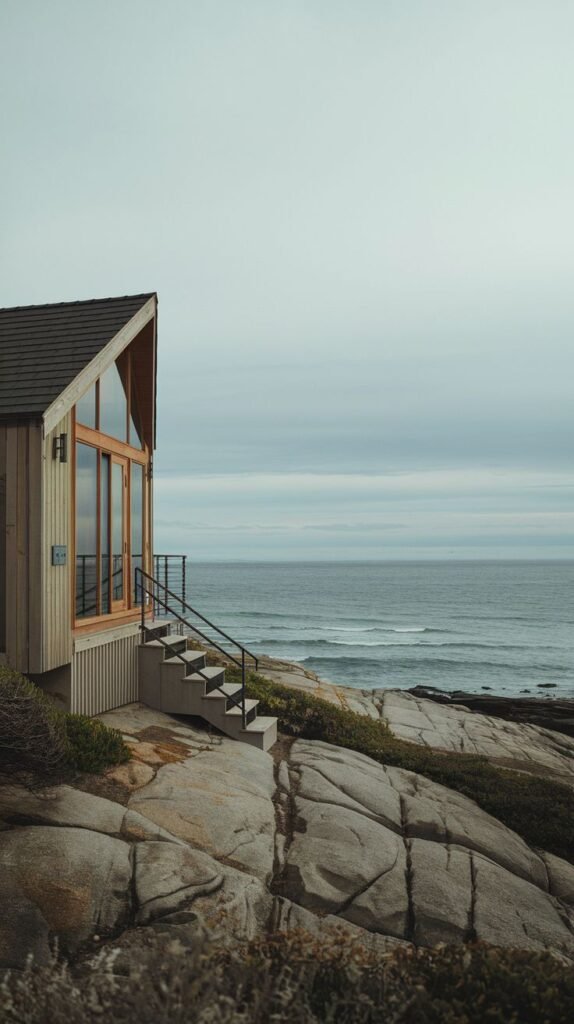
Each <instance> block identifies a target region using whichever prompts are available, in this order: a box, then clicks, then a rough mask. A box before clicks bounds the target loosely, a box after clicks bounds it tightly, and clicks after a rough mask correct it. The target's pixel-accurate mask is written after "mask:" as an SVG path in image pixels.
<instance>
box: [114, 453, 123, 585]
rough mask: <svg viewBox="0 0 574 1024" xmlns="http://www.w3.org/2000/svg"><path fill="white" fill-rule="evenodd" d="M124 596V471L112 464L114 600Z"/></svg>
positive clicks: (118, 465)
mask: <svg viewBox="0 0 574 1024" xmlns="http://www.w3.org/2000/svg"><path fill="white" fill-rule="evenodd" d="M123 595H124V471H123V466H121V465H120V463H119V462H113V463H112V599H113V600H114V601H121V600H122V597H123Z"/></svg>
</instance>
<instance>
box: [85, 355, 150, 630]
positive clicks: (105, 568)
mask: <svg viewBox="0 0 574 1024" xmlns="http://www.w3.org/2000/svg"><path fill="white" fill-rule="evenodd" d="M75 422H76V463H75V480H76V497H75V510H76V511H75V515H76V556H75V565H76V579H75V582H76V601H75V611H76V619H77V620H79V621H80V622H85V621H86V620H91V619H98V618H100V617H101V616H106V615H112V614H113V615H116V614H119V615H121V614H123V613H127V612H129V611H130V610H131V609H134V608H136V607H137V605H138V604H140V602H141V594H138V593H137V592H136V586H135V571H136V568H144V569H145V568H146V567H147V566H148V565H149V557H150V544H149V532H150V516H149V504H150V498H149V483H148V481H149V472H148V471H149V462H150V453H149V448H148V446H147V445H146V444H145V441H144V437H143V434H144V432H143V429H142V426H141V423H142V419H141V409H140V404H139V402H138V396H137V388H136V386H135V376H134V374H133V372H132V365H131V359H130V352H129V349H128V351H127V352H126V353H124V354H123V355H122V357H121V358H120V359H119V360H118V361H117V362H116V363H115V364H113V365H112V366H111V367H109V368H108V369H107V370H106V371H105V373H103V374H102V376H101V377H100V378H99V380H98V381H96V383H95V384H94V385H93V386H92V387H91V388H90V390H89V391H88V392H87V393H86V394H85V395H84V396H83V397H82V398H81V399H80V400H79V401H78V403H77V405H76V416H75Z"/></svg>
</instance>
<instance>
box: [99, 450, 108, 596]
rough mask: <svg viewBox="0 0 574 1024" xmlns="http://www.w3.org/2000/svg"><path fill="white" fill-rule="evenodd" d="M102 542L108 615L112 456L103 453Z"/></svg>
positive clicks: (102, 589) (103, 576)
mask: <svg viewBox="0 0 574 1024" xmlns="http://www.w3.org/2000/svg"><path fill="white" fill-rule="evenodd" d="M100 473H101V476H100V509H101V512H100V531H101V535H100V544H101V549H100V550H101V552H102V554H101V569H100V579H101V592H102V596H101V605H100V608H101V613H100V614H101V615H108V614H109V612H110V611H111V607H110V518H109V510H110V505H109V502H110V457H109V455H104V454H102V462H101V470H100Z"/></svg>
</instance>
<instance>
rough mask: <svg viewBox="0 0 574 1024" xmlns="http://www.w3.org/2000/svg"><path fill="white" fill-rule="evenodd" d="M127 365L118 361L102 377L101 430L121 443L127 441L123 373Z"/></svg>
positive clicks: (126, 413)
mask: <svg viewBox="0 0 574 1024" xmlns="http://www.w3.org/2000/svg"><path fill="white" fill-rule="evenodd" d="M118 364H119V366H120V369H118ZM126 365H127V361H126V360H123V363H122V361H121V360H118V362H117V363H114V365H113V366H110V367H108V369H107V370H106V372H105V373H104V374H103V376H102V377H100V430H101V431H102V432H103V433H104V434H109V435H110V437H117V438H118V440H119V441H127V416H128V403H127V399H126V390H125V386H124V384H125V379H126V378H125V374H124V373H123V369H124V367H125V366H126Z"/></svg>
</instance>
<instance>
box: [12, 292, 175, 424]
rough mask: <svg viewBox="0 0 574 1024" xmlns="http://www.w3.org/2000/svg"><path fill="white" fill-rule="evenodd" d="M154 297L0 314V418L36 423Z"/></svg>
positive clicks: (150, 294)
mask: <svg viewBox="0 0 574 1024" xmlns="http://www.w3.org/2000/svg"><path fill="white" fill-rule="evenodd" d="M154 297H155V292H147V293H145V294H143V295H123V296H121V297H120V298H111V299H90V300H88V301H86V302H57V303H50V304H48V305H43V306H14V307H12V308H11V309H0V419H36V418H37V419H40V418H41V416H42V414H43V413H44V412H45V411H46V409H48V408H49V406H50V405H51V404H52V402H54V401H55V399H56V398H58V396H59V395H61V393H62V392H63V391H64V390H65V389H66V388H67V387H68V385H69V384H71V382H72V381H73V380H74V379H75V378H76V377H77V376H78V374H79V373H81V372H82V370H84V369H85V368H86V366H88V364H89V363H91V361H92V360H93V359H94V358H95V356H97V355H98V353H99V352H101V350H102V349H103V348H105V347H106V345H108V344H109V342H110V341H111V340H112V339H113V338H114V337H115V336H116V335H117V334H118V332H119V331H121V329H122V328H123V327H125V326H126V324H128V323H129V321H130V320H131V319H132V317H134V316H135V315H136V314H137V313H138V312H139V311H140V310H141V309H142V307H143V306H145V304H146V303H147V302H148V301H149V300H150V299H151V298H154Z"/></svg>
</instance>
